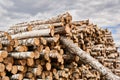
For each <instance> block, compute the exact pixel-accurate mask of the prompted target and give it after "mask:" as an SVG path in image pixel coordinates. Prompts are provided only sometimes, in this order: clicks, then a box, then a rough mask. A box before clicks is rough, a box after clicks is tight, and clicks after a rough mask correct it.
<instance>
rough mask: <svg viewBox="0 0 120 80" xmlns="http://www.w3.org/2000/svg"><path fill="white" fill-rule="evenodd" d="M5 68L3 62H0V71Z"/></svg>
mask: <svg viewBox="0 0 120 80" xmlns="http://www.w3.org/2000/svg"><path fill="white" fill-rule="evenodd" d="M4 70H5V65H4V64H3V63H0V72H3V71H4Z"/></svg>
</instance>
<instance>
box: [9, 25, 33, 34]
mask: <svg viewBox="0 0 120 80" xmlns="http://www.w3.org/2000/svg"><path fill="white" fill-rule="evenodd" d="M31 30H32V27H31V26H27V27H19V28H13V29H11V28H10V30H8V33H9V34H10V35H13V34H17V33H21V32H27V31H31Z"/></svg>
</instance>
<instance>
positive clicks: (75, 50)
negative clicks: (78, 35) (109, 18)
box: [60, 37, 120, 80]
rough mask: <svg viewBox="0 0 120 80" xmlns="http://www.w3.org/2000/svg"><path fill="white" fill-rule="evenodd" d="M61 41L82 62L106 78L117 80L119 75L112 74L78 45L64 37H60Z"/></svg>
mask: <svg viewBox="0 0 120 80" xmlns="http://www.w3.org/2000/svg"><path fill="white" fill-rule="evenodd" d="M60 40H61V42H62V43H63V44H64V45H65V46H66V47H67V48H68V49H69V50H70V51H72V52H73V53H74V54H77V55H78V56H79V57H80V59H81V60H82V61H83V62H84V63H87V64H89V65H90V66H92V67H93V68H94V69H96V70H98V71H99V72H100V73H101V74H102V75H103V76H105V77H106V79H107V80H119V79H120V77H118V76H117V75H115V74H113V73H112V72H111V70H109V69H108V68H106V67H104V66H103V65H102V64H101V63H99V62H98V61H97V60H96V59H94V58H93V57H92V56H90V55H89V53H86V52H85V51H83V50H82V49H80V48H79V47H78V46H76V45H75V44H74V43H73V42H72V41H71V40H68V39H66V38H65V37H61V39H60Z"/></svg>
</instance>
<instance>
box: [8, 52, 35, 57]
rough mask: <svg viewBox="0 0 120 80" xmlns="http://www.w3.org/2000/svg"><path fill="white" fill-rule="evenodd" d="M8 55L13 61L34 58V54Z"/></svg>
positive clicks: (12, 53) (14, 53) (18, 53)
mask: <svg viewBox="0 0 120 80" xmlns="http://www.w3.org/2000/svg"><path fill="white" fill-rule="evenodd" d="M8 55H9V56H11V57H13V58H15V59H26V58H34V52H11V53H8Z"/></svg>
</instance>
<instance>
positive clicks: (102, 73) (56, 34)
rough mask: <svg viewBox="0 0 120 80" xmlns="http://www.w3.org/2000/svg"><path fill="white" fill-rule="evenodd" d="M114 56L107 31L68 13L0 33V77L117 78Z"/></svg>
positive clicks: (5, 79) (17, 79)
mask: <svg viewBox="0 0 120 80" xmlns="http://www.w3.org/2000/svg"><path fill="white" fill-rule="evenodd" d="M67 40H68V43H69V40H70V41H71V43H70V44H71V45H72V44H73V46H74V45H75V46H74V47H72V46H71V45H69V44H68V43H67ZM68 45H69V46H68ZM74 48H76V49H77V50H75V49H74ZM81 49H82V50H83V51H84V52H83V55H82V53H81V55H79V52H80V50H81ZM84 56H88V57H85V58H87V59H85V58H83V57H84ZM118 57H119V54H118V52H117V49H116V47H115V44H114V40H113V38H112V36H111V32H109V31H108V30H107V29H102V28H100V27H98V26H97V25H94V24H92V23H90V22H89V20H84V21H72V16H71V15H70V14H69V13H68V12H67V13H64V14H61V15H58V16H56V17H53V18H50V19H47V20H44V21H40V20H36V21H31V22H24V23H19V24H16V25H13V26H11V27H10V28H9V30H8V31H7V32H0V80H42V79H45V80H46V79H47V80H53V79H55V80H77V79H80V80H106V79H108V80H110V79H114V80H119V79H120V78H119V77H118V76H120V61H119V58H118ZM90 60H93V61H90ZM97 60H98V61H99V62H98V61H97ZM93 63H95V64H93ZM96 64H98V66H97V65H96ZM106 67H107V68H106ZM98 68H99V69H98ZM100 68H101V69H100ZM108 68H109V69H108ZM114 73H115V74H116V75H118V76H116V75H115V74H114Z"/></svg>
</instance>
